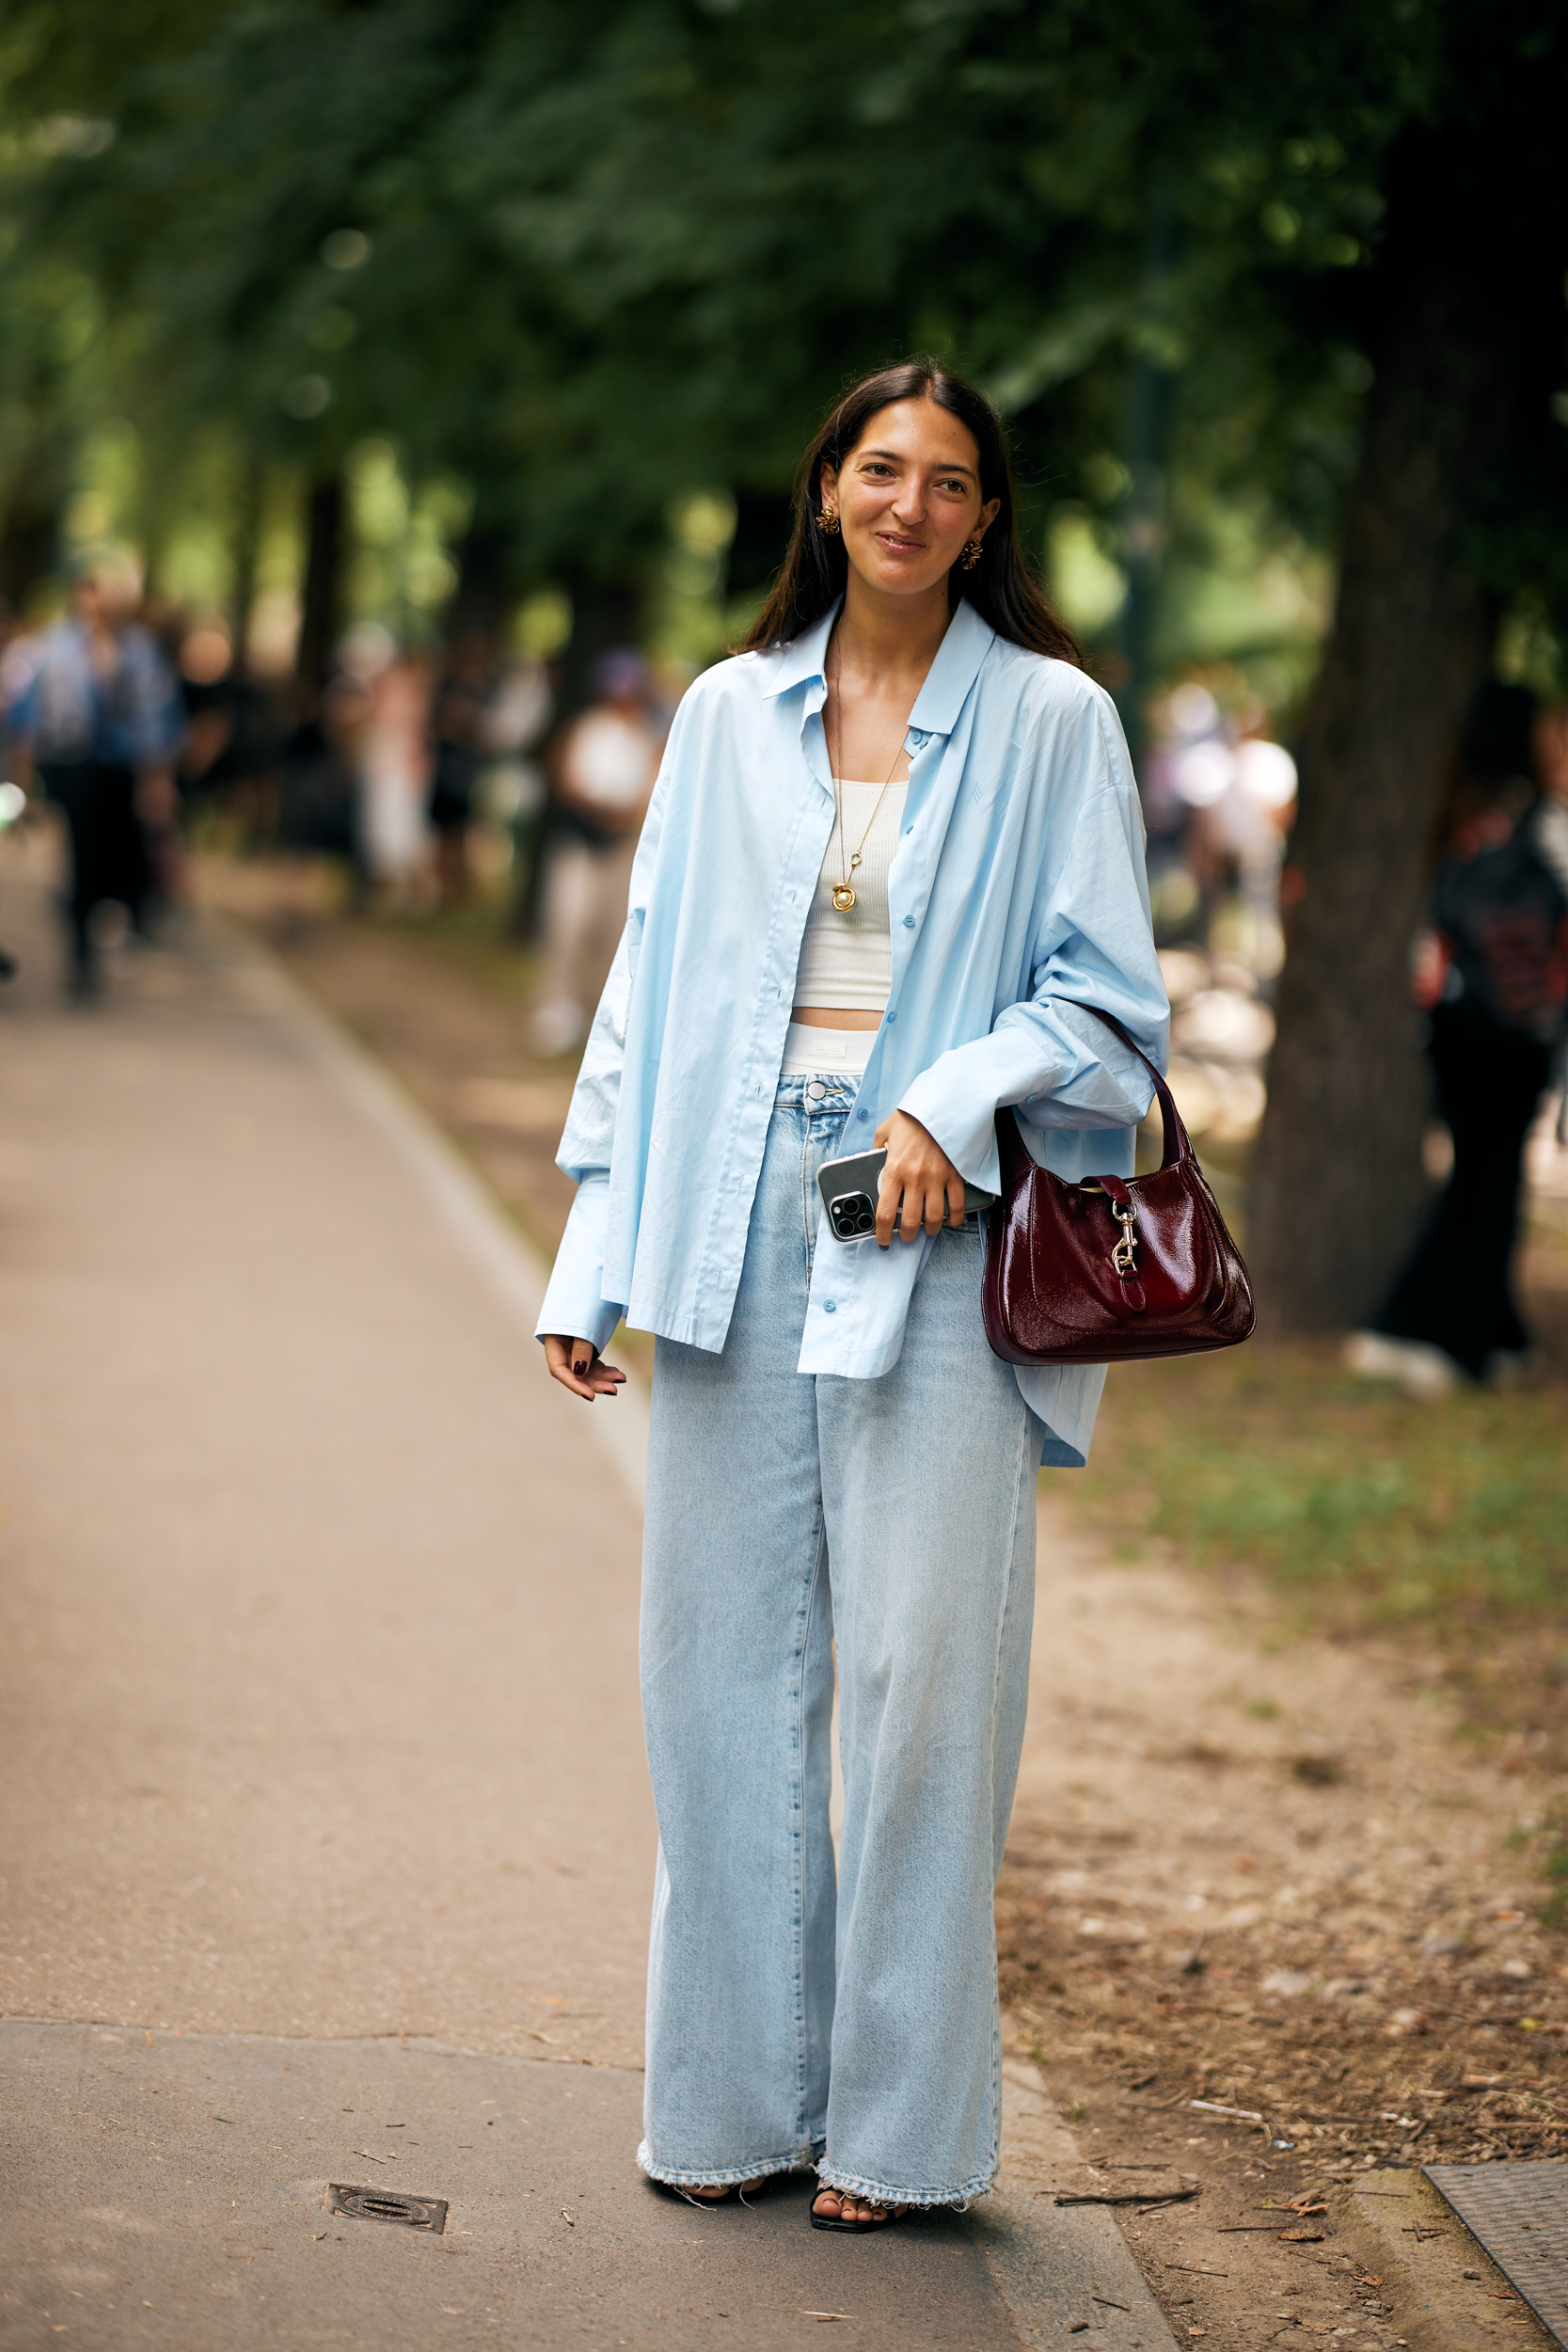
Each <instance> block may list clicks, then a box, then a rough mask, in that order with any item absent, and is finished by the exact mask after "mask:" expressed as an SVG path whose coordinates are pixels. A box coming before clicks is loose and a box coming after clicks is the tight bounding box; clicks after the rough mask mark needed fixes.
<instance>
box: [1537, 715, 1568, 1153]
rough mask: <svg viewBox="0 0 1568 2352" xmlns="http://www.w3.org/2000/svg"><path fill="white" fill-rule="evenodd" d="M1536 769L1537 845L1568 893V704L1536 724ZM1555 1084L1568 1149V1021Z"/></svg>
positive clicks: (1559, 1135)
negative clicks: (1538, 796) (1538, 801)
mask: <svg viewBox="0 0 1568 2352" xmlns="http://www.w3.org/2000/svg"><path fill="white" fill-rule="evenodd" d="M1535 766H1536V772H1537V774H1538V775H1539V776H1540V778H1541V804H1540V806H1539V808H1538V809H1537V810H1536V813H1535V846H1536V848H1537V849H1538V850H1540V852H1541V854H1542V856H1543V857H1544V859H1545V861H1546V863H1547V865H1548V866H1550V867H1551V869H1552V872H1553V873H1554V874H1555V875H1556V876H1557V878H1558V881H1559V882H1560V883H1561V884H1562V887H1563V889H1564V891H1568V703H1555V704H1549V705H1546V706H1544V707H1543V709H1542V711H1541V715H1540V717H1539V718H1538V719H1537V721H1536V725H1535ZM1552 1084H1553V1085H1554V1086H1555V1087H1556V1089H1557V1090H1558V1105H1557V1140H1558V1142H1559V1144H1560V1145H1562V1146H1568V1022H1565V1023H1564V1025H1563V1028H1562V1033H1561V1035H1560V1037H1559V1039H1558V1043H1557V1063H1556V1067H1555V1069H1554V1070H1553V1072H1552Z"/></svg>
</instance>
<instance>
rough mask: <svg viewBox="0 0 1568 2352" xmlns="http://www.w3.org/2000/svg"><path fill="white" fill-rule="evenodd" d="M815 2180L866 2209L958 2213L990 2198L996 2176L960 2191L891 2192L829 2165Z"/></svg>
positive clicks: (883, 2185)
mask: <svg viewBox="0 0 1568 2352" xmlns="http://www.w3.org/2000/svg"><path fill="white" fill-rule="evenodd" d="M816 2177H817V2179H818V2180H819V2181H820V2182H821V2184H822V2185H823V2187H824V2188H831V2189H834V2190H836V2191H837V2193H838V2195H839V2196H841V2197H863V2198H864V2200H865V2201H866V2203H867V2204H868V2205H918V2206H920V2207H921V2208H922V2210H926V2209H934V2208H935V2207H937V2206H939V2205H951V2206H952V2207H953V2208H954V2209H955V2211H956V2212H958V2213H961V2212H962V2211H963V2209H964V2207H965V2206H966V2205H969V2204H973V2202H974V2200H975V2198H977V2197H989V2196H990V2192H991V2189H992V2187H993V2186H994V2185H995V2181H996V2175H995V2173H994V2172H990V2173H989V2174H988V2175H987V2176H986V2177H985V2179H983V2180H978V2181H971V2182H970V2183H969V2184H968V2185H967V2186H965V2187H963V2188H890V2187H889V2185H888V2184H887V2182H886V2181H868V2180H864V2179H863V2178H862V2176H861V2175H860V2174H859V2173H853V2172H838V2171H835V2170H834V2169H833V2167H832V2165H831V2164H819V2165H818V2166H817V2168H816Z"/></svg>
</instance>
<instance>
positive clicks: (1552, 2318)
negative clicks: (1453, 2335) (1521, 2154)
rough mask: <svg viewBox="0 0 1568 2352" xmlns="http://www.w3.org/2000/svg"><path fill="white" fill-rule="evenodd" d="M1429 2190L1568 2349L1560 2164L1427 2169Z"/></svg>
mask: <svg viewBox="0 0 1568 2352" xmlns="http://www.w3.org/2000/svg"><path fill="white" fill-rule="evenodd" d="M1422 2169H1423V2170H1424V2171H1425V2173H1426V2176H1427V2179H1428V2180H1429V2181H1430V2182H1431V2183H1432V2185H1433V2188H1434V2189H1435V2190H1436V2191H1437V2193H1438V2195H1439V2196H1440V2197H1442V2198H1443V2199H1444V2200H1445V2201H1447V2202H1448V2203H1449V2205H1451V2206H1452V2207H1453V2210H1454V2212H1455V2213H1456V2214H1457V2215H1458V2216H1459V2218H1460V2219H1461V2221H1463V2222H1464V2224H1465V2228H1466V2229H1467V2230H1468V2231H1469V2233H1470V2234H1471V2236H1472V2237H1475V2238H1478V2239H1479V2240H1480V2241H1481V2245H1482V2246H1483V2247H1484V2248H1485V2249H1486V2251H1487V2252H1488V2253H1489V2254H1490V2255H1491V2257H1492V2260H1493V2261H1494V2262H1495V2263H1496V2264H1497V2268H1498V2269H1499V2270H1500V2271H1501V2272H1502V2274H1503V2277H1504V2278H1505V2279H1506V2280H1508V2282H1509V2284H1510V2286H1513V2287H1517V2288H1518V2290H1519V2293H1520V2294H1521V2295H1522V2296H1524V2298H1525V2300H1526V2302H1527V2303H1528V2305H1529V2307H1530V2309H1531V2311H1532V2312H1534V2313H1535V2315H1536V2317H1537V2319H1539V2320H1540V2321H1541V2322H1542V2324H1543V2326H1544V2327H1546V2328H1549V2329H1550V2330H1551V2332H1552V2334H1553V2335H1554V2336H1555V2337H1556V2338H1557V2341H1558V2343H1559V2344H1568V2164H1565V2163H1562V2162H1561V2161H1559V2162H1557V2163H1553V2164H1429V2165H1426V2166H1424V2167H1423V2168H1422Z"/></svg>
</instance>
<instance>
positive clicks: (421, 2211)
mask: <svg viewBox="0 0 1568 2352" xmlns="http://www.w3.org/2000/svg"><path fill="white" fill-rule="evenodd" d="M326 2210H327V2212H328V2213H345V2214H347V2216H348V2217H349V2219H350V2220H351V2221H395V2222H396V2223H397V2224H398V2225H399V2227H400V2228H402V2229H404V2230H429V2231H431V2232H432V2233H434V2234H435V2235H436V2237H439V2236H440V2235H441V2234H442V2233H443V2232H444V2230H445V2229H446V2226H447V2201H446V2199H445V2198H444V2197H403V2196H400V2195H399V2194H398V2192H397V2190H396V2189H393V2188H354V2187H352V2186H350V2185H348V2184H347V2183H345V2182H342V2181H329V2182H328V2183H327V2185H326Z"/></svg>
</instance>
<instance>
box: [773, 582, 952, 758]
mask: <svg viewBox="0 0 1568 2352" xmlns="http://www.w3.org/2000/svg"><path fill="white" fill-rule="evenodd" d="M842 601H843V599H842V598H838V599H836V600H835V601H834V603H832V605H831V606H830V607H829V609H828V611H827V612H824V613H823V615H822V617H821V619H820V620H817V621H814V622H813V623H812V625H811V627H810V628H808V629H807V630H806V631H805V633H804V635H803V636H800V637H797V638H796V640H795V642H794V644H789V645H783V646H781V647H780V648H779V651H778V652H777V653H775V654H772V655H769V656H768V660H770V661H771V662H772V664H773V665H774V666H773V675H772V676H771V677H770V678H769V679H768V684H767V685H766V686H765V687H764V688H763V690H762V691H763V692H764V694H765V695H768V696H772V695H775V694H787V693H788V692H789V691H790V689H791V688H792V687H795V686H801V685H804V684H805V683H806V682H807V681H808V680H810V679H813V678H821V677H823V676H824V675H825V671H824V664H825V662H826V660H827V654H828V640H829V638H830V637H831V636H832V627H833V623H834V622H835V621H836V620H837V618H838V611H839V604H840V603H842ZM995 642H996V631H995V630H994V629H993V628H991V626H990V622H989V621H983V620H982V619H981V618H980V615H979V613H978V612H975V610H974V606H973V605H972V604H971V603H970V601H969V599H968V597H967V596H960V597H959V599H958V610H957V611H956V612H955V613H954V615H953V617H952V619H951V620H950V621H949V622H948V624H947V634H946V636H945V637H944V638H943V639H942V643H941V644H940V645H939V646H938V647H937V652H936V659H935V660H934V661H933V662H932V664H931V666H930V668H929V670H928V671H927V674H926V683H925V685H924V686H923V687H922V688H921V690H920V691H919V693H918V694H917V695H916V697H915V704H914V708H913V709H912V710H911V713H910V725H911V727H913V728H916V729H918V730H919V731H920V732H921V733H923V734H926V735H951V734H952V732H953V728H954V726H955V724H956V723H957V721H958V713H959V711H960V710H961V709H962V708H963V706H964V700H965V697H966V696H967V694H968V692H969V690H970V688H971V687H972V686H973V685H974V681H975V679H976V677H977V676H978V675H979V673H980V664H981V662H982V661H984V660H985V658H986V656H987V654H988V653H989V652H990V648H991V646H992V645H993V644H995Z"/></svg>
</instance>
